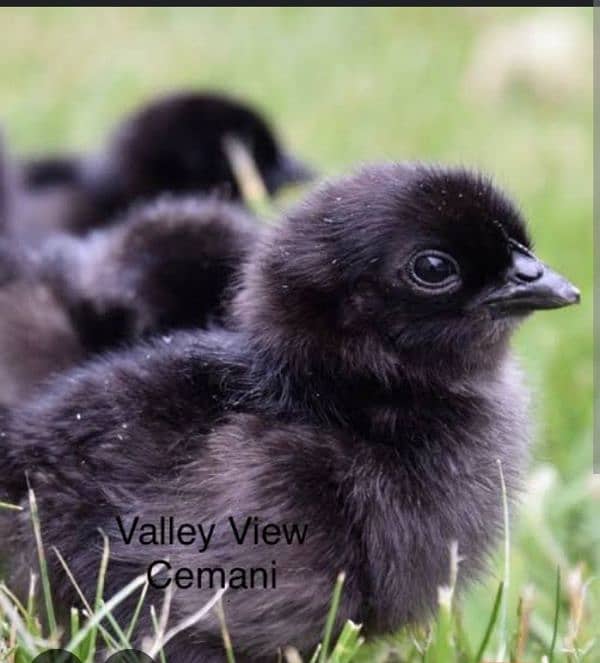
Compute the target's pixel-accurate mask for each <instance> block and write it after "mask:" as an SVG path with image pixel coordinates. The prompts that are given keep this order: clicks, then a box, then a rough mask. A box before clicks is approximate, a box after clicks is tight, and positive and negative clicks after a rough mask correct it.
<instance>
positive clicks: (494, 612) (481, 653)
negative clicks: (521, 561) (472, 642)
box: [473, 582, 504, 663]
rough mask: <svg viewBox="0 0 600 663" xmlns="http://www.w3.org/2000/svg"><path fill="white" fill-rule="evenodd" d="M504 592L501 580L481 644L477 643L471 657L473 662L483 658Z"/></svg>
mask: <svg viewBox="0 0 600 663" xmlns="http://www.w3.org/2000/svg"><path fill="white" fill-rule="evenodd" d="M503 594H504V583H503V582H501V583H500V584H499V585H498V591H497V592H496V598H495V600H494V607H493V608H492V614H491V615H490V618H489V620H488V624H487V627H486V629H485V634H484V636H483V639H482V641H481V644H480V645H479V649H478V650H477V654H476V655H475V658H474V659H473V660H474V662H475V663H479V661H481V660H482V659H483V656H484V654H485V650H486V648H487V646H488V643H489V641H490V638H491V636H492V632H493V630H494V626H495V624H496V620H497V619H498V613H499V612H500V604H501V602H502V595H503Z"/></svg>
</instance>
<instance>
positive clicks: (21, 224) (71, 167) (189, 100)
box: [13, 91, 312, 244]
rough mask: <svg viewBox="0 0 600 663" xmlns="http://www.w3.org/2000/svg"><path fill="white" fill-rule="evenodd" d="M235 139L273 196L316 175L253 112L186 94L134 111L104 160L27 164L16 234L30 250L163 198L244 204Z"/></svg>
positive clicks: (218, 98)
mask: <svg viewBox="0 0 600 663" xmlns="http://www.w3.org/2000/svg"><path fill="white" fill-rule="evenodd" d="M231 138H233V139H235V140H237V141H238V142H239V143H241V144H243V145H244V146H245V148H246V150H247V152H248V154H249V155H251V157H252V159H253V161H254V163H255V165H256V168H257V170H258V173H259V174H260V176H261V177H262V179H263V181H264V183H265V186H266V188H267V190H268V192H269V193H271V194H274V193H275V192H277V191H278V190H279V189H280V188H281V187H284V186H286V185H288V184H293V183H297V182H303V181H305V180H307V179H310V178H311V177H312V171H311V170H310V169H309V168H308V167H307V166H306V165H304V164H303V163H301V162H300V161H299V160H297V159H295V158H294V157H292V156H291V155H290V154H289V153H288V152H286V151H285V150H284V148H283V147H282V145H281V142H280V140H279V139H278V138H277V137H276V135H275V133H274V130H273V128H272V127H271V126H269V124H268V123H267V121H266V120H265V119H264V118H263V117H262V116H261V114H260V113H259V112H258V111H256V110H255V109H253V108H252V107H251V106H249V105H247V104H246V103H243V102H241V101H236V100H234V99H232V98H229V97H227V96H224V95H222V94H215V93H209V92H207V93H200V92H191V91H184V92H178V93H174V94H171V95H168V96H165V97H161V98H158V99H154V100H152V101H151V102H149V103H148V104H146V105H144V106H142V107H141V108H140V109H138V110H136V111H134V112H133V113H132V114H131V115H130V116H128V117H127V118H126V119H125V120H123V121H122V122H121V123H120V124H119V125H118V126H117V128H116V129H115V130H114V131H113V133H112V135H111V136H110V137H109V139H108V141H107V144H106V145H105V146H104V148H103V149H102V150H101V151H100V153H99V154H97V155H90V156H83V157H77V156H69V155H64V156H62V155H57V156H52V157H48V158H44V157H42V158H39V159H31V160H29V161H26V162H24V163H23V166H22V186H21V195H20V196H19V198H18V200H17V202H18V207H17V209H16V212H15V217H16V218H15V221H14V224H13V232H14V233H15V234H16V235H17V236H19V237H21V238H23V239H24V240H25V241H27V242H28V243H30V244H31V243H38V242H39V240H40V238H43V237H44V236H46V235H47V234H49V233H51V232H54V231H56V229H57V228H62V229H63V230H65V231H69V232H73V233H76V234H81V233H84V232H86V231H87V230H89V229H90V228H94V227H97V226H99V225H106V224H108V223H110V222H111V221H114V220H115V215H116V214H118V213H119V212H122V211H123V210H124V209H126V208H127V207H128V206H129V205H130V204H131V203H133V202H136V201H140V200H145V199H150V198H153V197H156V196H157V195H159V194H162V193H179V194H182V193H193V194H218V195H220V196H221V197H222V198H224V199H227V200H234V201H235V200H238V201H239V200H241V199H242V195H241V191H240V188H239V185H238V181H237V178H236V175H235V173H234V172H233V170H232V165H231V163H230V158H229V156H228V155H227V153H226V147H225V143H226V141H227V140H228V139H231ZM53 211H54V213H53Z"/></svg>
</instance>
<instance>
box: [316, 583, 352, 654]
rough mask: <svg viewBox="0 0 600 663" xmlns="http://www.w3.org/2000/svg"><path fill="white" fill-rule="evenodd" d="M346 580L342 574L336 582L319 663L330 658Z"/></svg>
mask: <svg viewBox="0 0 600 663" xmlns="http://www.w3.org/2000/svg"><path fill="white" fill-rule="evenodd" d="M345 580H346V574H345V573H340V574H339V575H338V577H337V580H336V581H335V587H334V588H333V597H332V599H331V606H330V608H329V613H328V614H327V621H326V622H325V631H324V633H323V646H322V648H321V653H320V656H319V663H326V661H327V657H328V656H329V645H330V643H331V636H332V634H333V625H334V624H335V618H336V617H337V613H338V610H339V607H340V600H341V598H342V588H343V587H344V581H345Z"/></svg>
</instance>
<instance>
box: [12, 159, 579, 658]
mask: <svg viewBox="0 0 600 663" xmlns="http://www.w3.org/2000/svg"><path fill="white" fill-rule="evenodd" d="M578 297H579V294H578V292H577V290H576V289H575V288H574V287H573V286H572V285H571V284H569V283H568V281H566V280H565V279H563V278H562V277H560V276H559V275H557V274H556V273H554V272H553V271H552V270H550V269H549V268H548V267H547V266H545V265H544V264H543V263H541V262H540V261H539V260H538V259H537V258H536V257H535V256H534V255H533V253H532V252H531V248H530V241H529V238H528V236H527V233H526V230H525V224H524V221H523V219H522V217H521V215H520V214H519V212H518V211H517V209H516V208H515V206H514V205H513V204H512V203H511V202H510V200H509V199H508V198H506V197H505V195H504V194H502V193H501V192H500V191H499V190H498V189H497V188H496V187H495V186H493V185H492V183H491V182H490V181H489V180H488V179H487V178H485V177H483V176H480V175H477V174H472V173H469V172H466V171H464V170H452V169H447V168H430V167H427V166H423V165H411V164H397V165H381V166H374V167H370V168H367V169H365V170H362V171H360V172H359V173H357V174H356V175H354V176H351V177H348V178H346V179H342V180H339V181H335V182H332V183H330V184H327V185H325V186H323V187H322V188H320V189H319V190H318V191H317V192H316V193H314V194H313V195H311V196H310V197H309V198H308V199H307V200H306V201H305V202H304V203H303V204H301V205H300V206H299V207H297V208H296V209H295V210H294V211H292V212H291V213H290V214H289V215H288V216H287V218H286V219H284V221H283V223H282V225H281V226H280V227H278V228H276V229H274V230H273V231H272V233H271V234H270V236H269V237H268V238H266V239H265V240H264V241H263V242H261V243H260V246H259V247H258V248H257V249H256V252H255V254H254V255H253V256H252V258H251V259H250V260H249V261H248V263H247V265H246V268H245V272H244V277H243V281H242V286H241V290H240V291H239V294H238V295H237V297H236V301H235V305H234V311H235V319H236V326H235V328H234V329H233V330H229V331H225V330H220V331H219V330H213V331H211V332H204V333H192V334H185V333H184V334H179V335H176V336H174V337H173V338H172V340H171V342H170V343H169V344H165V343H164V342H163V341H161V340H157V341H156V342H154V343H150V344H142V345H140V346H139V347H137V348H134V349H132V350H129V351H126V352H122V353H120V354H115V355H113V356H111V357H109V358H104V359H103V360H102V361H99V362H96V363H93V364H91V365H88V366H87V367H86V368H85V369H83V370H80V371H76V372H74V373H71V374H70V375H69V376H68V377H65V378H63V379H61V380H58V381H57V382H56V383H55V384H54V385H53V386H52V387H51V388H50V389H49V390H47V392H46V394H45V396H44V397H43V398H41V399H39V400H38V401H37V402H35V403H32V404H31V405H29V406H28V407H26V408H24V409H22V410H20V411H18V412H17V411H15V412H13V413H12V414H11V416H10V417H9V419H8V421H6V422H5V425H4V428H5V430H4V433H5V436H4V438H3V439H2V444H3V446H4V458H5V461H4V463H5V468H6V470H5V472H3V474H2V478H1V479H0V482H1V485H2V489H3V495H2V497H1V498H0V499H4V500H13V501H22V502H23V503H25V499H24V497H25V492H26V484H25V479H24V475H25V473H26V472H27V473H28V476H29V481H30V483H31V486H32V487H33V488H34V490H35V491H36V493H37V497H38V501H39V505H40V509H41V519H42V523H43V533H44V538H45V541H46V544H47V545H56V546H57V547H58V548H59V549H60V550H61V552H62V553H63V555H64V557H65V558H66V559H67V560H68V561H69V564H70V565H71V568H72V570H73V573H74V575H75V577H76V578H77V580H78V582H79V583H80V585H81V586H82V587H83V589H84V591H85V593H86V594H87V595H88V596H92V595H93V592H94V587H95V577H94V569H95V568H96V565H97V563H98V559H99V554H100V538H99V534H98V528H101V529H102V530H103V531H104V532H106V533H108V535H109V537H110V540H111V551H112V555H113V557H112V560H111V563H110V567H109V573H108V578H107V594H109V595H110V594H112V593H113V592H114V591H116V590H117V589H118V588H120V587H122V586H123V585H124V584H125V582H127V581H128V580H130V579H131V578H132V577H133V576H134V575H135V574H138V573H143V572H144V571H145V569H147V568H148V565H149V564H151V563H152V562H154V561H156V560H158V559H162V560H166V559H167V558H168V560H169V564H170V566H171V567H172V571H173V572H175V571H177V570H180V569H184V571H182V572H181V573H182V574H185V577H186V578H187V580H188V581H189V579H190V576H189V575H187V572H186V571H185V569H186V568H189V569H192V571H190V573H191V577H192V578H193V580H192V581H191V583H189V584H188V587H190V585H191V587H190V588H188V589H179V590H178V591H177V592H176V593H175V594H174V596H173V603H172V607H171V619H172V620H173V623H177V622H178V621H179V620H181V619H184V618H185V617H186V616H189V615H190V614H191V613H192V612H194V611H195V610H197V609H199V607H200V606H202V605H203V604H204V603H205V602H206V601H207V600H208V599H209V598H210V597H211V596H212V595H213V594H214V591H215V588H207V587H206V578H205V585H204V586H203V588H202V589H199V588H198V586H197V575H196V569H197V568H198V567H201V568H204V569H206V568H209V569H210V568H214V567H220V568H223V569H225V570H226V571H231V569H232V567H238V568H240V567H241V568H245V569H249V568H256V567H264V568H267V569H269V568H271V565H272V562H273V561H274V562H275V563H276V566H277V569H278V578H277V586H276V588H272V589H268V590H265V589H260V588H255V589H239V588H238V589H232V588H230V589H229V591H228V593H227V594H226V595H225V596H226V601H225V618H226V620H227V625H228V628H229V631H230V633H231V638H232V640H233V643H234V647H235V650H236V660H238V661H242V662H244V663H259V662H260V663H266V662H267V661H275V660H277V657H276V652H277V648H278V647H283V646H286V645H293V646H295V647H297V648H298V649H299V650H300V651H301V652H302V653H303V654H309V653H310V652H311V651H312V649H313V648H314V646H315V645H316V644H317V642H318V641H319V639H320V637H321V632H322V627H323V624H324V619H325V615H326V613H327V608H328V605H329V601H330V594H331V590H332V587H333V584H334V581H335V578H336V575H337V574H338V572H339V571H342V570H343V571H345V572H346V584H345V588H344V592H343V596H342V600H341V604H340V609H339V613H338V621H337V624H338V626H340V625H341V624H342V622H343V621H345V620H346V619H348V618H350V619H352V620H354V621H355V622H359V623H362V624H364V625H365V629H366V632H367V633H369V634H372V633H386V632H389V631H391V630H393V629H396V628H398V627H400V626H403V625H405V624H408V623H414V622H421V621H423V620H426V619H427V618H428V617H429V616H430V615H431V614H432V612H433V611H434V610H435V608H436V604H437V590H438V587H439V586H440V585H443V584H445V583H446V582H447V580H448V574H449V549H450V546H451V543H452V542H454V541H456V542H457V543H458V551H459V554H460V555H461V556H462V557H463V562H462V563H461V565H460V572H459V586H463V584H464V582H465V581H466V580H468V579H469V578H472V577H473V576H474V575H476V574H477V573H478V572H480V571H481V569H482V567H483V566H484V562H485V558H486V554H487V552H488V551H489V550H490V549H491V547H492V546H493V544H494V542H495V540H496V537H497V535H498V533H499V530H500V529H501V524H502V496H501V488H500V485H501V482H500V475H499V463H498V461H501V466H502V469H503V473H504V477H505V480H506V484H507V487H508V491H509V495H510V496H511V497H514V495H515V492H516V491H517V489H518V485H519V477H520V473H521V468H522V464H523V458H524V454H525V448H526V443H527V437H528V432H527V414H526V410H527V405H526V400H527V399H526V393H525V390H524V388H523V386H522V385H521V379H520V376H519V372H518V369H517V367H516V366H515V363H514V360H513V359H512V358H511V355H510V351H509V339H510V335H511V332H512V331H513V330H514V328H515V327H516V326H517V325H518V323H519V322H520V321H521V320H522V319H523V318H524V317H525V316H526V314H527V313H529V312H530V311H532V310H534V309H539V308H553V307H559V306H565V305H567V304H571V303H574V302H576V301H577V300H578ZM117 516H119V517H120V518H121V519H122V522H123V523H124V527H125V529H126V530H127V531H129V528H130V527H131V524H132V522H133V518H134V517H135V516H139V524H140V525H141V523H144V524H146V523H155V524H156V525H157V526H158V521H159V518H160V516H164V517H168V516H174V517H175V518H176V519H177V521H178V522H187V523H202V524H203V525H204V526H205V527H208V526H209V524H211V523H213V524H215V530H214V536H213V538H212V541H211V543H210V545H209V546H208V547H207V548H206V550H205V551H204V552H202V553H200V552H199V548H198V547H197V546H189V545H183V544H179V545H177V544H176V545H142V544H141V542H140V541H139V540H138V539H137V535H136V534H133V535H132V542H131V543H130V544H128V545H126V544H125V543H124V538H123V534H122V533H121V532H120V529H119V526H118V524H117V521H116V518H117ZM231 516H233V517H234V518H235V519H237V522H238V525H239V524H240V523H243V522H245V519H246V518H247V517H250V518H254V517H256V518H258V519H259V522H260V523H262V524H266V523H275V524H280V525H281V524H283V523H287V524H288V525H290V526H291V525H292V524H296V525H298V526H299V527H301V528H302V527H303V526H304V525H306V528H307V529H306V538H305V540H304V543H303V544H300V543H299V542H298V540H295V542H294V543H292V544H291V545H287V544H285V543H280V544H278V545H268V544H267V543H266V542H264V541H262V540H261V541H259V543H257V544H255V543H254V540H251V541H246V543H245V544H243V545H236V543H235V541H234V540H233V537H232V535H231V531H230V528H229V526H228V518H229V517H231ZM15 520H16V522H15ZM11 527H12V530H11V533H10V534H9V536H8V538H7V539H5V540H6V542H7V543H9V544H10V543H12V545H13V546H14V547H15V548H18V549H19V550H31V551H32V555H31V557H32V558H33V557H34V552H33V551H34V550H35V546H34V545H33V544H32V543H31V542H30V535H29V532H30V528H29V524H28V523H27V515H26V512H24V513H23V514H21V515H17V516H16V517H15V516H14V515H13V516H12V521H11ZM160 568H161V569H162V570H164V569H165V568H166V567H165V566H164V565H163V566H162V567H160ZM155 570H156V568H155ZM52 572H53V574H55V576H56V577H57V581H56V584H55V587H56V588H57V589H56V591H57V592H58V593H59V597H60V600H61V602H62V605H64V606H65V607H68V606H70V605H71V604H72V603H73V602H77V597H76V596H75V595H74V594H73V592H71V590H70V583H69V582H67V581H66V580H63V576H62V575H61V571H60V569H59V568H58V566H57V565H54V564H53V568H52ZM182 577H183V576H182V575H180V578H182ZM154 582H155V584H163V586H164V583H167V582H168V578H166V576H165V574H164V573H159V574H158V576H156V577H155V580H154ZM161 591H162V590H160V589H154V588H153V589H152V590H151V591H150V595H151V596H150V598H149V602H150V603H154V604H155V605H156V604H158V603H159V602H160V600H161ZM132 609H133V606H132V605H130V606H125V607H124V608H123V610H124V612H122V613H120V614H119V616H121V617H124V615H125V614H126V613H127V611H131V610H132ZM144 626H145V628H147V629H150V624H149V623H148V622H146V624H145V625H144ZM166 653H167V656H168V660H170V661H172V662H174V663H183V662H188V661H190V662H191V661H197V660H202V661H203V663H222V662H223V661H225V660H226V658H225V654H224V653H223V651H222V648H221V644H220V626H219V622H218V619H217V618H216V617H214V616H212V617H209V618H207V619H205V620H202V621H200V622H198V623H197V624H196V625H195V626H194V627H193V628H190V629H188V630H186V631H184V632H182V633H181V634H180V635H179V637H178V638H177V639H175V640H174V641H172V642H171V643H169V645H168V647H167V650H166Z"/></svg>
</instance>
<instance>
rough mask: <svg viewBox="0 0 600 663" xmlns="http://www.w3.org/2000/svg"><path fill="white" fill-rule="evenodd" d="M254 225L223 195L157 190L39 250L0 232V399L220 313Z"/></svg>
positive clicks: (12, 399)
mask: <svg viewBox="0 0 600 663" xmlns="http://www.w3.org/2000/svg"><path fill="white" fill-rule="evenodd" d="M259 232H260V226H259V224H258V222H257V221H256V220H255V219H253V218H251V217H250V216H249V215H248V214H247V213H246V212H244V211H243V210H242V209H241V208H239V207H238V206H235V205H233V204H231V203H225V202H223V201H219V200H216V199H207V200H202V199H197V198H191V197H190V198H185V197H184V198H172V197H163V198H161V199H159V200H158V201H156V202H154V203H149V204H145V205H139V206H136V207H134V208H133V209H131V210H130V211H129V212H128V213H127V215H126V216H125V217H124V218H123V220H122V221H121V222H120V223H118V224H117V225H115V226H112V227H110V228H106V229H101V230H97V231H95V232H93V233H91V234H89V235H87V236H86V237H83V238H77V237H72V236H67V235H60V236H57V237H55V238H53V239H52V240H50V241H49V243H48V244H47V245H46V246H44V247H43V249H41V250H38V251H34V250H26V249H23V248H22V247H19V245H18V244H15V243H14V242H11V241H9V240H6V239H4V240H0V405H5V406H6V405H11V404H15V403H19V402H21V401H22V400H23V399H24V398H26V397H27V396H29V395H30V394H31V392H32V390H33V389H34V388H35V387H37V386H38V385H39V384H41V383H43V382H44V381H45V379H46V378H48V377H49V376H51V375H53V374H55V373H58V372H62V371H64V370H65V369H66V368H68V367H71V366H74V365H75V364H78V363H80V362H82V361H83V360H84V359H86V358H89V357H90V356H92V355H93V354H96V353H99V352H102V351H106V350H108V349H111V348H112V349H114V348H116V347H118V346H120V345H124V344H126V343H131V342H132V341H133V340H134V339H137V338H140V337H145V336H149V335H151V334H158V333H164V334H165V335H166V336H165V338H168V333H170V331H171V330H173V329H176V328H179V329H181V328H196V327H205V326H207V325H209V324H214V323H216V322H217V321H219V320H221V319H222V318H223V316H224V314H225V311H226V310H227V302H228V300H229V294H228V293H229V291H230V290H231V289H232V288H233V283H234V278H235V274H236V273H237V272H238V270H239V267H240V264H241V263H242V261H243V260H244V258H245V256H246V255H247V253H248V252H249V251H250V250H251V248H252V247H253V245H254V243H255V241H256V238H257V237H258V235H259Z"/></svg>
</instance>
